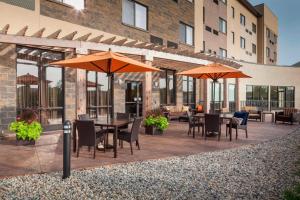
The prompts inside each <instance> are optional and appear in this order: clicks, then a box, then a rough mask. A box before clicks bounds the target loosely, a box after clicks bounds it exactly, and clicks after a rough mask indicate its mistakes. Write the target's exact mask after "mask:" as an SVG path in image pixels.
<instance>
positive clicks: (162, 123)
mask: <svg viewBox="0 0 300 200" xmlns="http://www.w3.org/2000/svg"><path fill="white" fill-rule="evenodd" d="M144 125H145V126H155V127H156V128H157V129H158V130H160V131H164V130H165V129H167V128H168V127H169V122H168V119H167V118H166V117H164V116H161V115H160V116H152V115H149V116H148V117H146V119H145V121H144Z"/></svg>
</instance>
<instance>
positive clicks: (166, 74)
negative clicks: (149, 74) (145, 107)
mask: <svg viewBox="0 0 300 200" xmlns="http://www.w3.org/2000/svg"><path fill="white" fill-rule="evenodd" d="M160 70H161V72H163V73H165V77H164V78H165V81H166V82H165V84H166V88H165V90H166V91H165V95H166V96H165V99H166V102H164V103H162V102H161V99H162V98H161V95H162V93H161V92H160V91H161V89H162V88H160V87H159V93H160V94H159V95H160V97H159V98H160V105H164V106H165V105H166V106H169V105H176V102H177V99H176V91H177V87H176V85H177V84H176V82H177V78H176V70H173V69H167V68H160ZM168 72H172V73H173V88H174V89H173V90H174V91H173V96H174V99H173V100H172V99H168V96H169V95H168V94H169V85H168ZM160 78H161V76H160V77H159V79H160ZM159 82H160V81H159ZM169 100H170V101H169ZM169 102H170V103H169Z"/></svg>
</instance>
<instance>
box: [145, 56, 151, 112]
mask: <svg viewBox="0 0 300 200" xmlns="http://www.w3.org/2000/svg"><path fill="white" fill-rule="evenodd" d="M146 58H147V57H146ZM145 63H146V64H147V65H150V66H152V61H151V60H145ZM151 109H152V72H146V73H145V77H144V81H143V116H146V113H147V111H149V110H151Z"/></svg>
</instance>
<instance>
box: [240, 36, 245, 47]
mask: <svg viewBox="0 0 300 200" xmlns="http://www.w3.org/2000/svg"><path fill="white" fill-rule="evenodd" d="M242 41H244V43H243V42H242ZM242 44H244V45H242ZM240 47H241V48H242V49H246V39H245V38H244V37H242V36H241V37H240Z"/></svg>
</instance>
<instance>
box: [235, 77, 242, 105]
mask: <svg viewBox="0 0 300 200" xmlns="http://www.w3.org/2000/svg"><path fill="white" fill-rule="evenodd" d="M235 107H236V111H239V110H240V107H241V105H240V79H238V78H236V79H235Z"/></svg>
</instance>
